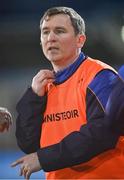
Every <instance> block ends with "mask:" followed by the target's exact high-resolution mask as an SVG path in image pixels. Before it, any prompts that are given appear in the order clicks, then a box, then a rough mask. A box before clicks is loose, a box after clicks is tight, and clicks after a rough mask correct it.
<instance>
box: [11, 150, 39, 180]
mask: <svg viewBox="0 0 124 180" xmlns="http://www.w3.org/2000/svg"><path fill="white" fill-rule="evenodd" d="M19 164H21V166H20V176H22V175H23V176H24V177H25V179H27V180H29V178H30V176H31V174H32V173H34V172H37V171H40V170H41V169H42V167H41V165H40V162H39V160H38V156H37V153H36V152H35V153H32V154H28V155H26V156H23V157H22V158H20V159H18V160H16V161H15V162H13V163H12V164H11V167H15V166H17V165H19Z"/></svg>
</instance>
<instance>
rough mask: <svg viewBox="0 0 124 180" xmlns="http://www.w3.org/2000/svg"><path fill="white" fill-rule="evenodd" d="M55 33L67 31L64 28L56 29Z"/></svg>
mask: <svg viewBox="0 0 124 180" xmlns="http://www.w3.org/2000/svg"><path fill="white" fill-rule="evenodd" d="M55 33H56V34H63V33H65V30H64V29H56V31H55Z"/></svg>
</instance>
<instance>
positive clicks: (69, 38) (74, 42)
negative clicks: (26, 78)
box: [12, 7, 124, 179]
mask: <svg viewBox="0 0 124 180" xmlns="http://www.w3.org/2000/svg"><path fill="white" fill-rule="evenodd" d="M40 29H41V46H42V49H43V53H44V54H45V56H46V58H47V59H48V60H49V61H50V62H51V64H52V67H53V70H52V71H51V70H48V69H45V70H41V71H39V73H38V74H37V75H36V76H35V77H34V78H33V80H32V85H31V87H30V88H28V90H27V91H26V92H25V94H24V96H23V97H22V99H21V100H20V102H19V103H18V105H17V111H18V118H17V126H16V137H17V142H18V145H19V147H20V148H21V149H22V150H23V151H24V152H25V153H27V154H28V155H26V156H24V157H22V158H20V159H19V160H17V161H15V162H14V163H13V164H12V166H13V167H14V166H16V165H18V164H21V167H20V175H24V177H25V178H26V179H29V178H30V175H31V174H32V173H33V172H36V171H39V170H41V169H43V170H44V171H45V172H47V173H46V178H47V179H88V178H92V179H94V178H97V179H98V178H99V179H103V178H116V177H117V178H120V177H121V178H122V177H124V176H123V175H121V174H120V171H121V170H122V169H120V168H119V167H120V166H122V165H123V167H124V162H123V161H122V162H123V163H120V162H119V163H120V164H119V165H118V167H117V169H116V171H117V172H118V174H116V171H115V169H113V167H112V164H113V155H114V154H116V151H115V149H114V148H115V146H116V144H117V141H118V142H119V137H120V134H117V133H115V132H114V131H113V130H112V128H111V123H112V121H111V119H109V118H108V115H107V116H105V107H106V104H107V101H108V98H109V96H110V94H111V92H112V89H113V87H114V86H115V83H113V82H115V79H116V78H117V77H118V74H117V72H116V71H115V70H114V69H113V68H112V67H110V66H109V65H107V64H105V63H103V62H101V61H99V60H95V59H92V58H90V57H88V56H86V55H84V53H83V52H81V49H82V47H83V45H84V43H85V40H86V36H85V24H84V20H83V19H82V18H81V16H80V15H79V14H78V13H76V12H75V11H74V10H73V9H71V8H67V7H55V8H51V9H48V11H47V12H46V13H45V14H44V16H43V17H42V19H41V21H40ZM114 165H115V167H116V164H115V159H114ZM111 167H112V168H111ZM113 173H114V175H113Z"/></svg>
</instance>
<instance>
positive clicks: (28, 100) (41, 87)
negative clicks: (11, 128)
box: [16, 70, 54, 153]
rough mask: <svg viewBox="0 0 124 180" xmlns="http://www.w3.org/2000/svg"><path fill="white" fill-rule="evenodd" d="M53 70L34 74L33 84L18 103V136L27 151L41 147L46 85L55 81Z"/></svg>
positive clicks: (21, 146)
mask: <svg viewBox="0 0 124 180" xmlns="http://www.w3.org/2000/svg"><path fill="white" fill-rule="evenodd" d="M53 77H54V76H53V72H52V71H49V70H41V71H39V72H38V73H37V75H36V76H34V78H33V80H32V85H31V87H30V88H28V90H27V91H26V92H25V94H24V95H23V97H22V98H21V100H20V101H19V103H18V104H17V112H18V117H17V120H16V138H17V143H18V146H19V147H20V148H21V150H22V151H24V152H25V153H32V152H35V151H37V149H38V148H39V147H40V140H39V139H40V134H41V125H42V120H43V113H44V111H45V107H46V101H47V95H46V85H47V84H48V83H49V82H52V81H53Z"/></svg>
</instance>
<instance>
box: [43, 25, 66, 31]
mask: <svg viewBox="0 0 124 180" xmlns="http://www.w3.org/2000/svg"><path fill="white" fill-rule="evenodd" d="M48 29H49V27H44V28H41V30H42V31H44V30H48ZM55 29H66V28H65V27H64V26H56V27H55Z"/></svg>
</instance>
